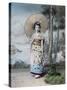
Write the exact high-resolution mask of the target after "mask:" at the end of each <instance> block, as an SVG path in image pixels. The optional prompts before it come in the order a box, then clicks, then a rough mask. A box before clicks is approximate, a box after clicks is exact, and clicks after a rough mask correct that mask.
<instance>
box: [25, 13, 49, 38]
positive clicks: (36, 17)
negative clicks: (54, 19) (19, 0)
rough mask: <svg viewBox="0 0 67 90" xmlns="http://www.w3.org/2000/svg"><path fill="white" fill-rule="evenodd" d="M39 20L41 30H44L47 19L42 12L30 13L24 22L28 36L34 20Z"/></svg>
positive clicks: (46, 25) (31, 32) (30, 34)
mask: <svg viewBox="0 0 67 90" xmlns="http://www.w3.org/2000/svg"><path fill="white" fill-rule="evenodd" d="M37 21H38V22H40V24H41V32H45V31H46V29H47V28H48V20H47V18H46V17H45V16H44V15H42V14H33V15H31V16H30V17H29V18H28V19H27V20H26V22H25V26H24V29H25V33H26V35H27V36H28V37H31V36H32V34H33V32H34V30H33V25H34V23H35V22H37Z"/></svg>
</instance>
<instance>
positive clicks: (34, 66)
mask: <svg viewBox="0 0 67 90" xmlns="http://www.w3.org/2000/svg"><path fill="white" fill-rule="evenodd" d="M33 29H34V34H33V35H32V40H31V66H30V70H31V73H32V74H33V75H34V76H35V78H39V77H40V76H41V75H42V74H43V71H44V70H43V69H44V68H43V45H44V39H43V36H42V34H41V31H40V29H41V24H40V23H39V22H35V23H34V25H33Z"/></svg>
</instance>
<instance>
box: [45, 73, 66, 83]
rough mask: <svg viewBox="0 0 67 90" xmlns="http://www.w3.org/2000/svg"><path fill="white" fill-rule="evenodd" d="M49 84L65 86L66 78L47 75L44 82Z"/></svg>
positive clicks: (58, 75)
mask: <svg viewBox="0 0 67 90" xmlns="http://www.w3.org/2000/svg"><path fill="white" fill-rule="evenodd" d="M44 81H45V82H46V83H49V84H53V85H54V84H64V83H65V76H64V75H63V74H59V73H55V74H47V75H46V77H45V80H44Z"/></svg>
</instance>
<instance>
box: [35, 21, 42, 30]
mask: <svg viewBox="0 0 67 90" xmlns="http://www.w3.org/2000/svg"><path fill="white" fill-rule="evenodd" d="M36 25H38V26H39V28H41V24H40V22H38V21H37V22H35V23H34V25H33V29H35V26H36Z"/></svg>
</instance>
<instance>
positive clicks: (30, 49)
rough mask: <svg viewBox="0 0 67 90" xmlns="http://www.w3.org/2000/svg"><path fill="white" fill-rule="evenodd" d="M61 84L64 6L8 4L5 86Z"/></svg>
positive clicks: (63, 77)
mask: <svg viewBox="0 0 67 90" xmlns="http://www.w3.org/2000/svg"><path fill="white" fill-rule="evenodd" d="M61 84H65V6H60V5H46V4H29V3H9V86H10V87H37V86H47V85H61Z"/></svg>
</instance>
